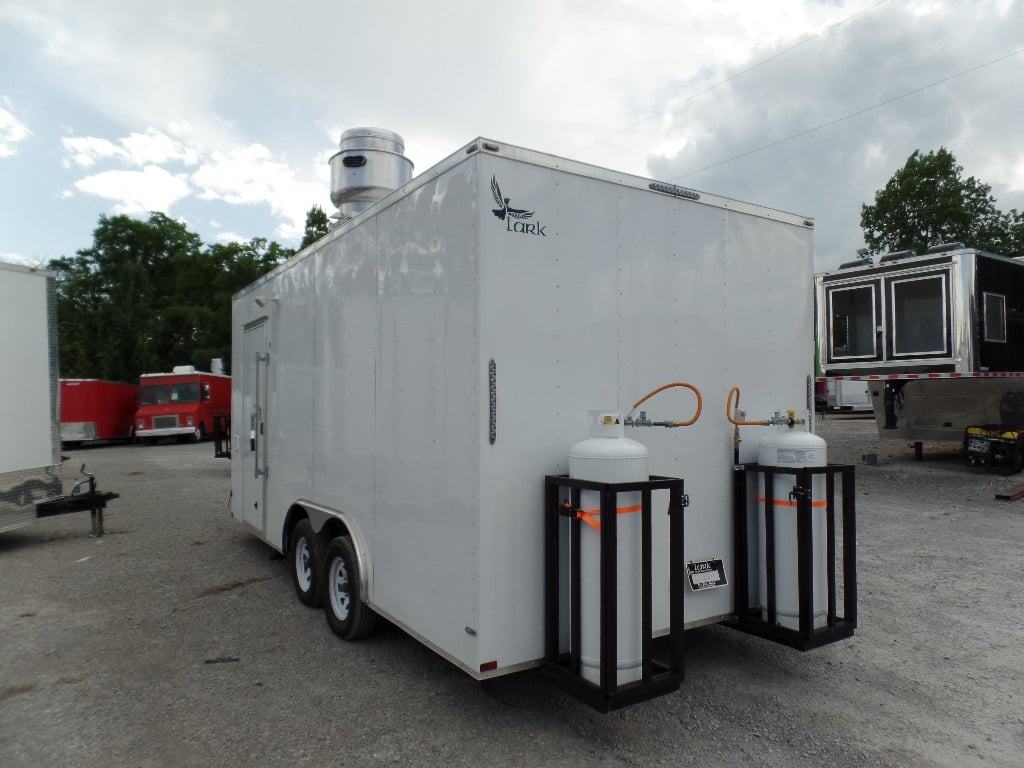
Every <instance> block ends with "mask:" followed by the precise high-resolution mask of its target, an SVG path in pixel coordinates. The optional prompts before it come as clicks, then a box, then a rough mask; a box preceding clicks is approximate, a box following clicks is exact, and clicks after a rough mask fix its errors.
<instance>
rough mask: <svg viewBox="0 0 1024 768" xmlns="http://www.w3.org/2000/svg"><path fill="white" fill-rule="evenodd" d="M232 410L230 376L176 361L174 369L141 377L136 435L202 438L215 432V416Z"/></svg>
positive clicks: (150, 437)
mask: <svg viewBox="0 0 1024 768" xmlns="http://www.w3.org/2000/svg"><path fill="white" fill-rule="evenodd" d="M230 412H231V377H230V376H224V375H223V374H219V373H206V372H204V371H197V370H196V369H195V368H194V367H193V366H191V365H176V366H175V367H174V369H173V370H172V371H171V373H144V374H142V376H141V377H140V378H139V409H138V410H137V411H136V413H135V436H136V437H138V438H141V439H143V440H146V441H147V442H151V441H153V440H155V439H156V438H158V437H178V438H179V439H192V440H202V439H204V438H206V437H207V436H210V435H212V434H213V432H214V418H215V417H216V416H217V415H218V414H221V413H230Z"/></svg>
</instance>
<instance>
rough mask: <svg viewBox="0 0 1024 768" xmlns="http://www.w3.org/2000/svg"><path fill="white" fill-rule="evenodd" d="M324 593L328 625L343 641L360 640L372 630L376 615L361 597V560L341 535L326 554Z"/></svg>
mask: <svg viewBox="0 0 1024 768" xmlns="http://www.w3.org/2000/svg"><path fill="white" fill-rule="evenodd" d="M323 562H324V568H323V581H322V585H323V586H322V593H323V602H324V614H325V615H326V616H327V625H328V626H329V627H330V628H331V631H332V632H334V634H336V635H337V636H338V637H340V638H341V639H342V640H358V639H359V638H361V637H366V636H367V635H368V634H370V632H372V631H373V626H374V624H375V623H376V621H377V614H375V613H374V612H373V611H372V610H371V609H370V607H369V606H368V605H366V603H364V602H363V601H362V600H361V599H360V598H359V593H360V591H361V590H360V587H361V584H360V579H359V559H358V557H357V556H356V548H355V547H354V546H353V544H352V539H350V538H349V537H348V536H339V537H337V538H336V539H334V540H333V541H331V543H330V545H329V546H328V547H327V553H326V554H325V555H324V561H323Z"/></svg>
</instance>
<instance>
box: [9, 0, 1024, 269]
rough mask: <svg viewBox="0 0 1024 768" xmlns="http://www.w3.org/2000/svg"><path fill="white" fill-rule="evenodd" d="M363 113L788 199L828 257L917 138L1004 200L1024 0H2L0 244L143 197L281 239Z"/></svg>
mask: <svg viewBox="0 0 1024 768" xmlns="http://www.w3.org/2000/svg"><path fill="white" fill-rule="evenodd" d="M366 125H373V126H382V127H386V128H389V129H391V130H394V131H397V132H398V133H400V134H402V135H403V136H404V137H405V142H406V154H407V155H408V156H409V157H410V158H411V159H412V160H413V162H414V163H415V164H416V169H415V172H417V173H418V172H421V171H424V170H426V169H428V168H429V167H430V166H432V165H433V164H434V163H436V162H438V161H439V160H441V159H443V158H444V157H446V156H447V155H449V154H450V153H452V152H454V151H455V150H456V149H458V148H459V147H460V146H462V145H463V144H465V143H466V142H468V141H469V140H470V139H472V138H474V137H476V136H486V137H489V138H493V139H496V140H499V141H502V142H507V143H511V144H518V145H520V146H525V147H529V148H531V149H536V150H541V151H544V152H549V153H552V154H556V155H563V156H569V157H572V158H574V159H577V160H581V161H584V162H587V163H592V164H594V165H599V166H603V167H606V168H611V169H615V170H620V171H626V172H630V173H635V174H639V175H642V176H649V177H652V178H657V179H659V180H663V181H670V182H673V183H676V184H681V185H684V186H689V187H693V188H695V189H699V190H705V191H708V192H713V193H716V194H720V195H725V196H729V197H734V198H738V199H741V200H746V201H749V202H755V203H760V204H763V205H767V206H770V207H773V208H780V209H783V210H788V211H792V212H794V213H799V214H803V215H806V216H811V217H813V218H815V220H816V228H815V249H816V264H817V268H818V269H831V268H834V267H835V266H837V265H838V263H839V262H840V261H843V260H847V259H849V258H851V257H853V256H854V255H855V251H856V250H857V248H859V247H861V246H862V245H863V240H862V237H861V230H860V223H859V222H860V218H859V217H860V206H861V204H862V203H864V202H870V201H871V200H872V199H873V196H874V194H875V192H876V191H877V190H878V189H879V188H880V187H882V186H883V185H884V184H885V182H886V181H887V180H888V179H889V177H890V176H892V174H893V173H894V172H895V170H896V169H897V168H899V167H900V166H901V165H902V164H903V163H904V162H905V161H906V159H907V157H908V156H909V155H910V153H911V152H913V151H914V150H915V149H920V150H922V151H925V152H927V151H929V150H934V149H938V148H939V147H941V146H945V147H947V148H948V149H949V150H951V151H952V152H953V154H954V155H955V156H956V157H957V159H958V161H959V162H960V164H961V165H962V166H963V167H964V174H965V175H970V176H975V177H977V178H978V179H980V180H981V181H983V182H985V183H987V184H989V185H990V186H991V187H992V191H993V194H994V195H995V196H996V199H997V205H998V206H999V207H1000V208H1001V209H1002V210H1008V209H1010V208H1017V209H1024V130H1022V126H1024V1H1014V0H960V1H954V0H882V1H881V2H880V1H879V0H773V1H772V2H764V0H754V1H749V2H748V1H745V0H704V2H700V3H697V2H687V1H686V0H587V1H586V2H584V1H583V0H518V2H514V3H493V2H492V3H480V2H474V1H473V0H434V1H433V2H423V1H422V0H369V1H367V2H361V3H356V2H351V0H334V2H328V1H327V0H295V1H294V2H290V3H281V2H267V1H266V0H219V1H218V2H209V0H168V2H165V3H148V2H135V1H130V0H25V1H23V0H0V195H2V197H0V203H2V204H0V261H13V262H20V263H45V262H46V261H48V260H50V259H53V258H59V257H61V256H69V255H73V254H74V253H75V251H77V250H79V249H81V248H86V247H89V246H90V245H91V243H92V231H93V229H94V228H95V226H96V224H97V221H98V218H99V216H100V215H101V214H107V215H110V214H118V213H127V214H131V215H139V216H146V215H147V212H149V211H154V210H155V211H163V212H165V213H167V214H168V215H169V216H172V217H174V218H176V219H179V220H181V221H183V222H185V223H186V224H187V225H188V227H189V228H190V229H192V230H193V231H195V232H197V233H198V234H199V235H200V236H201V237H202V239H203V241H204V242H206V243H213V242H218V241H229V240H248V239H250V238H253V237H265V238H267V239H271V240H277V241H278V242H280V243H282V244H284V245H288V246H293V247H294V246H297V245H298V241H299V239H300V238H301V235H302V228H303V224H304V221H305V215H306V212H307V211H308V210H309V209H310V208H311V207H312V206H313V205H315V204H319V205H321V206H322V207H324V208H325V210H327V211H328V212H329V213H330V212H331V211H332V210H333V209H332V207H331V204H330V200H329V198H328V194H329V190H328V185H329V174H328V166H327V160H328V158H329V157H330V155H331V154H333V153H334V152H335V151H336V149H337V142H338V139H339V137H340V134H341V131H342V130H344V129H345V128H349V127H354V126H366Z"/></svg>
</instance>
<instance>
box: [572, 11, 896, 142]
mask: <svg viewBox="0 0 1024 768" xmlns="http://www.w3.org/2000/svg"><path fill="white" fill-rule="evenodd" d="M888 1H889V0H879V1H878V2H877V3H875V4H874V5H872V6H871V7H870V8H865V9H863V10H861V11H857V13H854V14H852V15H850V16H847V17H846V18H845V19H843V20H842V21H837V22H836V23H834V24H832V25H830V26H828V27H825V29H823V30H822V31H821V32H815V33H814V34H813V35H808V36H807V37H805V38H804V39H803V40H801V41H800V42H798V43H794V44H793V45H791V46H790V47H789V48H784V49H783V50H781V51H779V52H778V53H776V54H773V55H771V56H769V57H768V58H766V59H761V61H758V62H756V63H754V64H751V65H750V66H749V67H747V68H746V69H741V70H740V71H739V72H735V73H733V74H732V75H730V76H729V77H727V78H725V79H724V80H719V81H718V82H717V83H714V84H712V85H709V86H708V87H707V88H705V89H704V90H703V91H699V92H697V93H694V94H692V95H690V96H687V97H686V98H685V99H683V100H682V101H680V102H678V103H677V104H673V105H672V106H670V107H665V109H663V110H661V111H660V112H655V113H654V114H653V115H648V116H647V117H645V118H643V119H642V120H638V121H637V122H635V123H633V124H632V125H628V126H626V127H625V128H622V129H620V130H618V131H616V132H615V133H612V134H609V135H608V136H605V137H604V138H602V139H598V140H597V141H595V142H593V143H591V144H587V146H585V147H583V148H582V149H577V150H576V151H575V152H573V153H571V154H570V155H569V157H576V155H579V154H581V153H583V152H586V151H587V150H588V149H592V148H593V147H596V146H597V145H598V144H604V142H606V141H611V140H612V139H614V138H617V137H619V136H621V135H622V134H624V133H629V132H630V131H632V130H633V129H634V128H639V127H640V126H641V125H643V124H644V123H649V122H650V121H651V120H654V119H655V118H657V117H661V116H662V115H664V114H666V113H668V112H673V111H675V110H676V109H678V108H679V107H681V106H683V105H684V104H689V103H690V102H691V101H693V100H694V99H697V98H700V97H701V96H704V95H705V94H708V93H711V91H713V90H715V89H716V88H718V87H720V86H723V85H725V84H726V83H731V82H732V81H733V80H735V79H736V78H738V77H741V76H743V75H745V74H747V72H750V71H752V70H755V69H757V68H758V67H760V66H762V65H764V64H768V63H769V62H771V61H774V60H775V59H777V58H779V57H780V56H785V55H786V54H787V53H789V52H790V51H793V50H796V49H797V48H799V47H800V46H801V45H803V44H804V43H809V42H810V41H811V40H814V39H816V38H819V37H821V36H822V35H824V34H826V33H828V32H831V31H832V30H834V29H836V28H838V27H841V26H842V25H843V24H845V23H846V22H848V21H853V20H854V19H855V18H857V17H858V16H863V15H864V14H865V13H867V12H868V11H873V10H874V9H875V8H877V7H878V6H880V5H883V4H885V3H887V2H888Z"/></svg>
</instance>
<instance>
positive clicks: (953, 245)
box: [925, 243, 967, 253]
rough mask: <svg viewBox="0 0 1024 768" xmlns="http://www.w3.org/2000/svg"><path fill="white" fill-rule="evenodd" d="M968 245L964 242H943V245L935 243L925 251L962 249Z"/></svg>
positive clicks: (940, 251) (937, 251)
mask: <svg viewBox="0 0 1024 768" xmlns="http://www.w3.org/2000/svg"><path fill="white" fill-rule="evenodd" d="M966 247H967V246H966V245H964V244H963V243H943V244H942V245H933V246H932V247H931V248H929V249H928V250H927V251H925V253H945V252H946V251H962V250H963V249H964V248H966Z"/></svg>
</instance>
